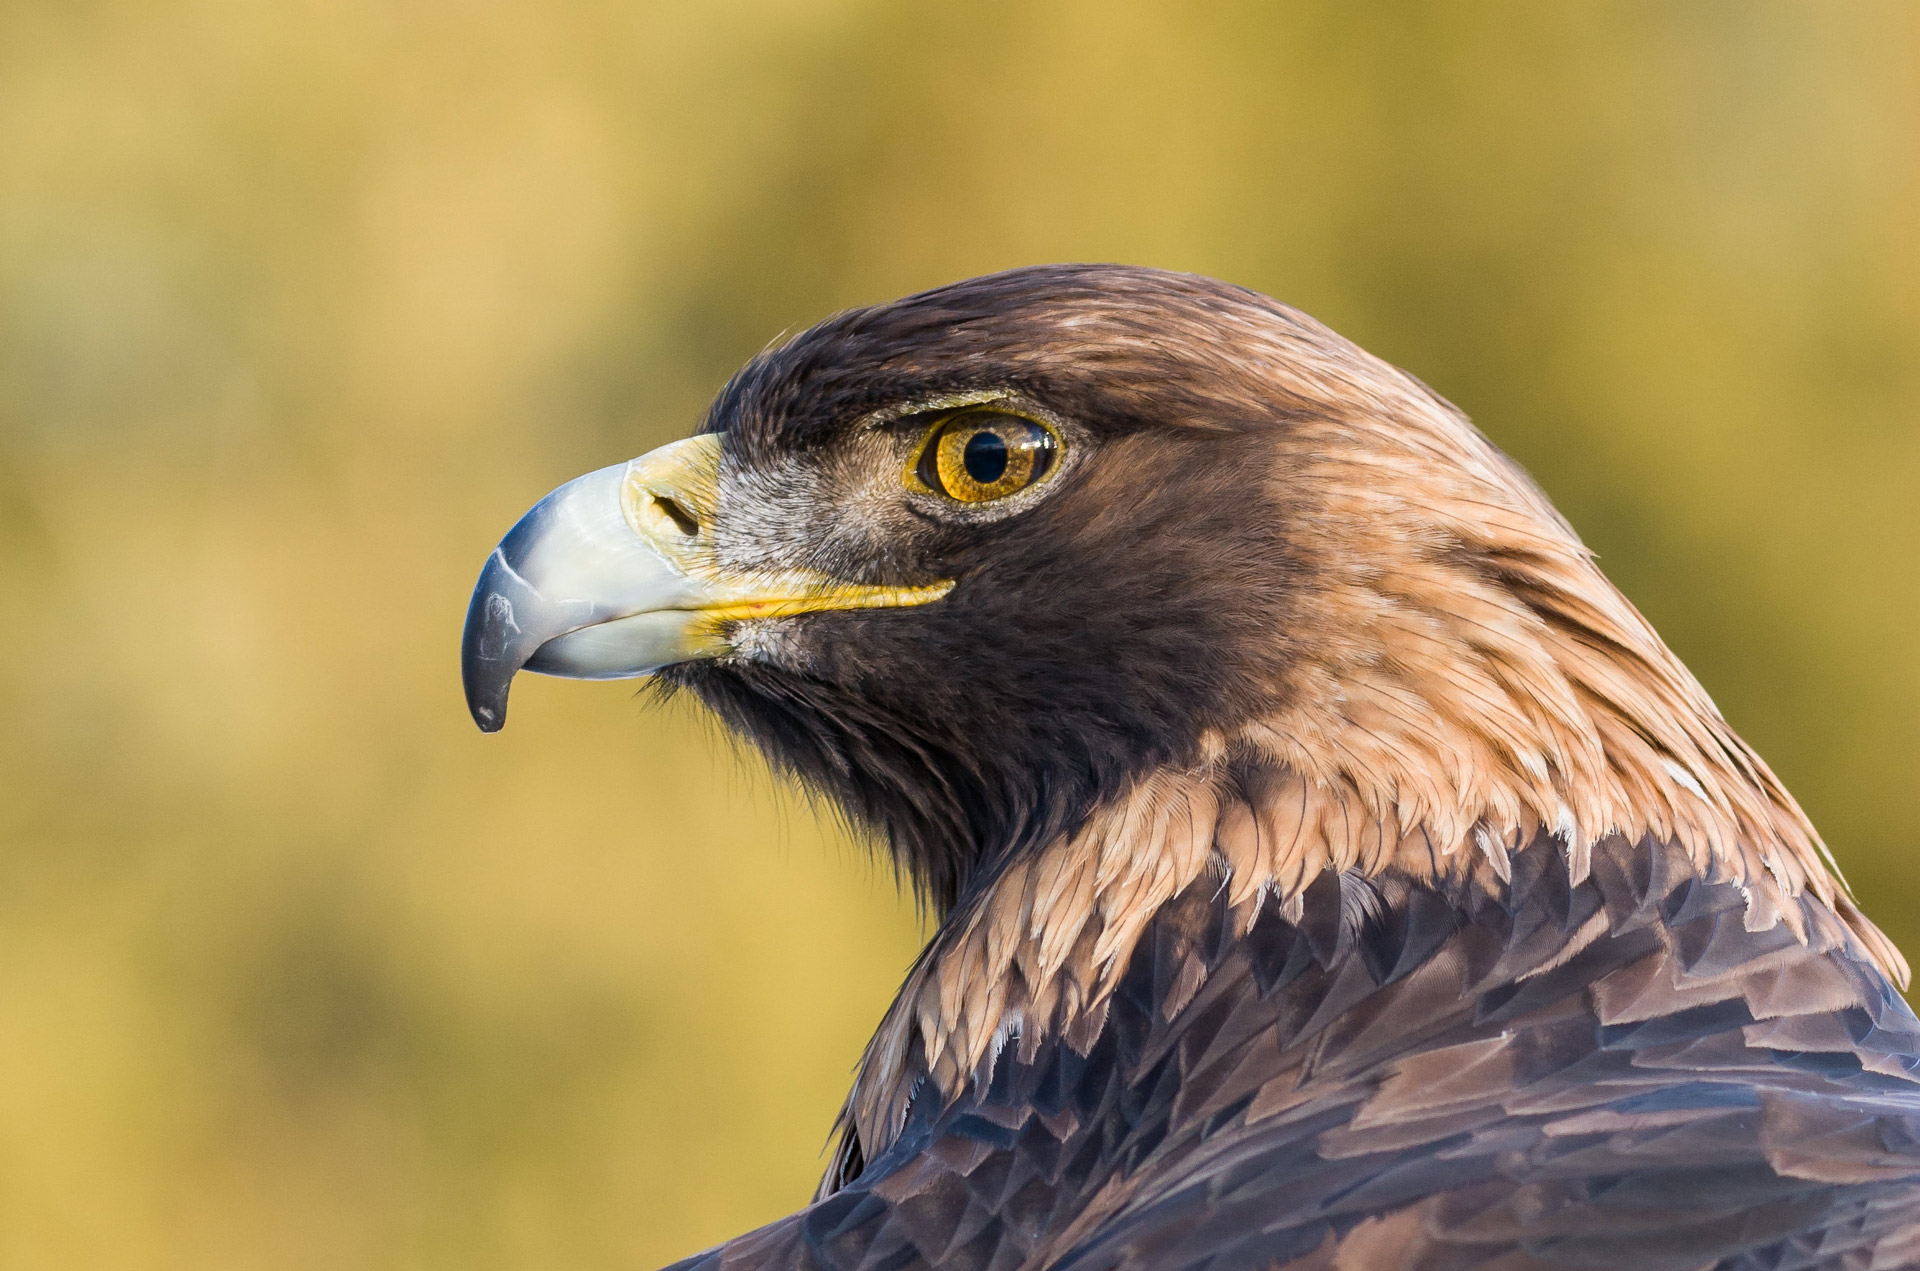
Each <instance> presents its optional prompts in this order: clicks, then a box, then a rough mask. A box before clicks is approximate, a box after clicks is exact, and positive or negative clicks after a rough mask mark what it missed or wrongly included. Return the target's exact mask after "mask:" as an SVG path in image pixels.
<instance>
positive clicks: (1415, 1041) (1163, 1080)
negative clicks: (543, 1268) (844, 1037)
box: [682, 839, 1920, 1271]
mask: <svg viewBox="0 0 1920 1271" xmlns="http://www.w3.org/2000/svg"><path fill="white" fill-rule="evenodd" d="M1538 846H1540V847H1542V848H1547V849H1549V850H1529V851H1522V852H1518V853H1516V854H1515V856H1514V867H1515V874H1514V878H1513V881H1512V886H1511V888H1510V889H1509V890H1508V891H1507V892H1506V893H1505V894H1504V895H1502V896H1501V897H1499V898H1495V897H1493V896H1490V895H1479V894H1472V895H1466V896H1464V897H1454V898H1448V897H1445V896H1443V895H1442V894H1441V893H1440V892H1439V891H1437V890H1435V889H1433V888H1431V887H1428V886H1425V885H1419V884H1413V883H1409V882H1404V881H1401V880H1397V879H1394V878H1391V877H1389V878H1375V879H1372V880H1365V879H1362V878H1360V877H1359V876H1357V875H1354V874H1347V875H1338V874H1332V873H1329V874H1327V875H1324V876H1323V877H1322V878H1321V880H1320V881H1319V882H1317V883H1316V884H1314V885H1313V887H1312V888H1311V889H1310V890H1309V892H1308V893H1307V895H1306V896H1305V898H1304V901H1303V903H1302V904H1301V905H1300V906H1299V909H1298V913H1297V921H1290V920H1289V919H1288V917H1287V916H1286V915H1284V914H1283V913H1281V912H1279V911H1278V910H1277V908H1276V907H1275V906H1273V905H1268V906H1266V907H1265V908H1263V909H1262V910H1261V912H1260V916H1259V918H1258V919H1257V920H1256V921H1255V923H1254V924H1253V926H1252V927H1251V929H1250V930H1249V929H1242V926H1241V922H1240V920H1238V919H1236V918H1235V917H1234V916H1233V914H1232V913H1231V912H1230V911H1229V907H1228V906H1227V905H1226V904H1225V903H1224V901H1223V899H1222V893H1221V889H1220V888H1219V887H1218V886H1217V884H1216V885H1214V886H1212V887H1208V886H1205V885H1196V886H1195V887H1194V888H1192V889H1190V890H1189V891H1188V892H1187V893H1186V894H1185V895H1183V896H1182V897H1181V898H1180V899H1179V900H1177V901H1176V902H1175V903H1174V904H1172V905H1170V906H1168V907H1167V908H1166V909H1165V910H1163V911H1162V912H1161V914H1160V915H1159V916H1158V917H1157V918H1156V919H1155V920H1154V922H1153V924H1152V926H1151V928H1150V930H1149V931H1148V932H1147V934H1146V936H1145V937H1144V938H1143V939H1142V941H1141V942H1140V944H1139V946H1138V948H1137V950H1136V952H1135V953H1134V955H1133V958H1132V961H1131V963H1130V964H1129V967H1128V969H1127V972H1126V974H1125V976H1124V978H1123V980H1122V982H1121V984H1120V987H1119V989H1118V991H1117V992H1116V993H1115V994H1114V996H1113V998H1112V1000H1111V1002H1110V1004H1109V1006H1108V1008H1107V1012H1106V1017H1105V1020H1104V1026H1103V1027H1102V1028H1101V1029H1100V1030H1099V1032H1098V1034H1097V1036H1096V1037H1095V1039H1094V1040H1093V1042H1092V1044H1091V1045H1090V1046H1088V1047H1086V1049H1085V1051H1084V1053H1081V1052H1080V1051H1079V1050H1077V1049H1076V1048H1075V1047H1074V1046H1073V1045H1070V1044H1069V1043H1068V1042H1066V1041H1064V1040H1060V1039H1049V1040H1047V1041H1046V1042H1044V1043H1043V1044H1042V1045H1040V1046H1039V1047H1038V1048H1037V1049H1036V1050H1034V1052H1033V1053H1031V1054H1022V1052H1021V1047H1020V1046H1019V1044H1018V1041H1017V1039H1010V1040H1009V1042H1008V1043H1007V1045H1006V1047H1005V1049H1004V1052H1003V1053H1002V1055H1001V1057H1000V1058H999V1060H998V1062H997V1063H996V1064H995V1065H994V1066H993V1068H992V1075H991V1078H990V1080H989V1081H988V1082H987V1083H986V1084H985V1085H984V1086H982V1085H980V1084H978V1083H976V1084H974V1085H972V1086H969V1087H968V1088H967V1089H966V1090H965V1091H964V1092H963V1094H962V1095H961V1096H960V1097H959V1098H957V1099H953V1100H943V1099H941V1098H939V1097H938V1096H937V1095H936V1096H932V1097H922V1098H917V1099H916V1101H915V1102H914V1103H913V1104H912V1105H911V1106H910V1108H909V1110H908V1114H907V1123H906V1125H905V1127H904V1129H903V1130H902V1132H901V1134H900V1135H899V1137H898V1138H897V1140H896V1141H895V1142H894V1143H893V1144H892V1145H891V1146H890V1147H888V1148H887V1149H886V1150H885V1151H884V1152H882V1153H880V1154H879V1155H878V1156H877V1157H876V1158H875V1159H873V1160H871V1161H869V1162H865V1163H864V1165H863V1167H861V1168H860V1169H859V1172H858V1174H857V1176H856V1177H853V1178H852V1179H850V1180H849V1181H848V1182H846V1184H845V1185H844V1186H842V1187H840V1189H839V1190H838V1191H836V1192H834V1193H833V1194H831V1195H830V1196H828V1197H826V1198H825V1199H823V1200H821V1201H820V1202H818V1203H816V1204H815V1205H814V1206H812V1207H811V1208H810V1209H807V1210H805V1211H803V1212H801V1213H799V1214H796V1215H795V1216H793V1217H792V1218H789V1219H786V1220H784V1221H782V1222H780V1223H776V1224H774V1225H773V1226H771V1227H768V1228H764V1229H762V1230H761V1231H759V1232H755V1233H752V1234H750V1235H747V1236H744V1237H742V1238H740V1239H739V1240H736V1241H733V1242H731V1243H729V1244H727V1245H723V1246H721V1247H720V1248H718V1249H716V1250H713V1251H712V1252H710V1253H708V1254H705V1255H702V1256H701V1257H700V1258H696V1259H693V1260H691V1261H690V1262H688V1263H685V1264H682V1265H683V1266H685V1267H688V1268H693V1267H699V1268H701V1269H702V1271H746V1269H747V1268H760V1267H781V1268H816V1267H817V1268H834V1269H835V1271H855V1269H860V1271H881V1269H883V1268H884V1269H886V1271H895V1269H898V1268H909V1267H920V1266H927V1267H939V1268H978V1269H980V1271H1013V1269H1014V1268H1018V1267H1042V1266H1044V1267H1059V1268H1067V1267H1072V1268H1077V1269H1084V1271H1102V1269H1105V1268H1123V1267H1126V1268H1142V1269H1151V1271H1174V1269H1176V1268H1195V1269H1198V1268H1208V1269H1210V1271H1212V1269H1217V1271H1229V1269H1231V1268H1243V1267H1244V1268H1265V1267H1276V1266H1285V1267H1294V1266H1298V1267H1327V1268H1341V1269H1345V1268H1367V1269H1368V1271H1372V1269H1374V1268H1397V1267H1405V1268H1415V1267H1417V1268H1469V1267H1471V1268H1494V1267H1497V1268H1503V1269H1508V1268H1511V1269H1515V1271H1518V1269H1520V1268H1535V1267H1540V1268H1545V1267H1633V1268H1648V1269H1653V1271H1660V1269H1665V1268H1671V1269H1673V1271H1682V1269H1691V1268H1707V1267H1714V1268H1727V1269H1728V1271H1731V1269H1733V1268H1743V1269H1744V1268H1754V1269H1755V1271H1758V1269H1759V1268H1768V1269H1769V1271H1786V1269H1788V1268H1827V1267H1835V1268H1838V1267H1860V1268H1897V1267H1907V1266H1915V1265H1920V1077H1917V1076H1916V1071H1917V1070H1920V1058H1916V1056H1920V1023H1917V1022H1916V1020H1915V1018H1914V1015H1913V1013H1912V1012H1911V1011H1910V1010H1909V1009H1908V1008H1907V1006H1906V1004H1905V1003H1904V1002H1903V1001H1902V1000H1901V999H1900V998H1899V997H1898V995H1897V994H1896V993H1895V992H1894V991H1893V989H1892V988H1891V986H1890V985H1889V984H1888V983H1887V981H1886V980H1885V978H1884V977H1883V976H1882V975H1881V974H1880V972H1879V971H1877V970H1876V969H1874V968H1873V967H1872V966H1871V965H1870V964H1869V963H1868V962H1867V961H1865V960H1864V959H1862V958H1860V957H1858V956H1856V952H1855V951H1852V950H1850V948H1849V945H1848V936H1847V933H1846V931H1845V929H1844V927H1843V926H1842V925H1841V924H1840V923H1839V922H1838V921H1837V920H1835V919H1834V918H1833V917H1832V916H1831V915H1828V914H1826V913H1824V912H1823V911H1822V910H1821V909H1820V908H1819V907H1818V906H1817V905H1810V906H1809V907H1808V917H1809V924H1808V938H1807V942H1806V943H1805V944H1802V943H1801V942H1800V940H1799V939H1798V938H1796V937H1795V935H1794V934H1793V933H1792V932H1791V931H1790V929H1789V926H1788V924H1784V923H1780V924H1775V925H1774V926H1772V927H1770V928H1769V929H1767V930H1763V931H1757V932H1755V931H1749V930H1747V926H1748V922H1747V920H1746V914H1747V912H1748V906H1747V900H1746V898H1745V896H1744V895H1743V894H1742V892H1741V890H1740V889H1739V888H1737V887H1736V886H1734V885H1732V884H1729V883H1715V882H1706V881H1701V880H1699V879H1698V878H1696V877H1694V876H1693V874H1692V871H1691V870H1690V868H1689V867H1688V865H1687V863H1686V861H1685V859H1684V857H1682V856H1681V855H1680V854H1679V853H1677V852H1674V851H1671V850H1668V849H1662V848H1660V847H1659V846H1657V845H1655V844H1652V843H1649V842H1642V843H1640V844H1629V843H1627V842H1626V841H1624V840H1620V839H1615V840H1612V841H1610V842H1607V843H1603V844H1602V845H1601V847H1600V848H1599V849H1597V850H1596V852H1595V854H1594V859H1593V868H1592V873H1591V876H1590V877H1589V878H1588V879H1586V880H1584V881H1582V882H1580V883H1579V884H1577V885H1575V884H1572V883H1571V882H1570V880H1569V876H1568V873H1567V869H1566V865H1565V858H1564V854H1563V853H1561V852H1558V851H1554V850H1550V845H1549V844H1545V843H1543V844H1539V845H1538Z"/></svg>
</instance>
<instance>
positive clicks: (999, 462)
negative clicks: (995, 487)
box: [961, 432, 1007, 485]
mask: <svg viewBox="0 0 1920 1271" xmlns="http://www.w3.org/2000/svg"><path fill="white" fill-rule="evenodd" d="M961 463H962V464H964V465H965V467H966V469H967V475H968V476H970V477H972V478H973V479H974V480H975V481H978V482H979V483H980V484H981V485H992V484H993V483H994V482H996V481H998V480H999V479H1000V478H1001V477H1002V476H1004V475H1005V474H1006V471H1007V443H1006V439H1005V438H1003V437H1002V436H1001V435H1000V434H999V433H995V432H977V433H975V434H974V435H973V436H972V437H971V438H969V439H968V441H967V448H966V450H965V451H964V452H963V453H962V457H961Z"/></svg>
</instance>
